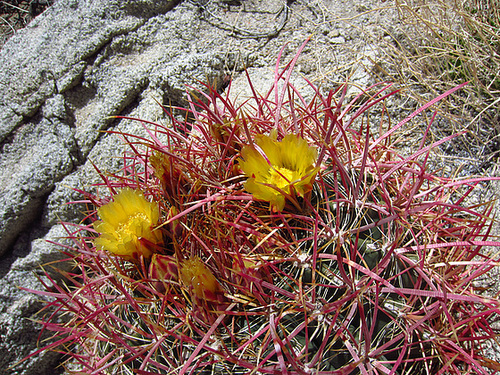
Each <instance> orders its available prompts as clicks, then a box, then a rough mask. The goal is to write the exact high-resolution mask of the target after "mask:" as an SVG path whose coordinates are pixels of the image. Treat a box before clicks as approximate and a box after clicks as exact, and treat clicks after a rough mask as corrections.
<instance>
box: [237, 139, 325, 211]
mask: <svg viewBox="0 0 500 375" xmlns="http://www.w3.org/2000/svg"><path fill="white" fill-rule="evenodd" d="M255 143H256V144H257V145H258V146H259V148H260V149H261V150H262V152H263V153H264V154H265V157H264V156H263V155H262V154H261V153H260V152H259V151H258V150H257V149H256V148H254V147H251V146H246V147H243V149H242V151H241V156H242V158H243V160H241V159H240V161H239V164H240V167H241V169H242V170H243V172H244V173H245V174H246V175H247V176H248V177H249V178H248V180H247V182H246V183H245V189H246V190H247V191H248V192H249V193H251V194H252V195H253V196H254V197H255V198H256V199H260V200H264V201H268V202H270V204H271V207H272V209H273V210H274V211H282V210H283V208H284V207H285V197H286V196H290V195H292V194H295V193H297V194H298V195H299V196H304V194H305V193H307V192H309V191H310V190H311V189H312V183H313V180H314V178H315V176H316V174H317V173H318V170H319V168H317V167H314V163H315V162H316V158H317V152H316V149H315V148H314V147H311V146H309V145H308V143H307V142H306V140H304V139H303V138H301V137H300V136H297V135H294V134H288V135H286V136H285V137H284V138H283V140H282V141H281V142H278V141H277V140H276V133H271V135H270V136H266V135H258V136H256V139H255Z"/></svg>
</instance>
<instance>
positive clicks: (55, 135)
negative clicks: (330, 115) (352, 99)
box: [0, 0, 397, 375]
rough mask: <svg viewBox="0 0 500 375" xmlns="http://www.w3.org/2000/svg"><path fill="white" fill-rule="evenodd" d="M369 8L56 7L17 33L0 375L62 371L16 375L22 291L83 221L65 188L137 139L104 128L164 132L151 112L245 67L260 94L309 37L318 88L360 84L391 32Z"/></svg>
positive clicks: (3, 189)
mask: <svg viewBox="0 0 500 375" xmlns="http://www.w3.org/2000/svg"><path fill="white" fill-rule="evenodd" d="M373 3H374V2H373V1H369V0H362V1H352V0H349V1H340V0H323V1H320V0H317V1H308V0H297V1H288V2H286V1H284V0H269V1H266V2H261V1H258V0H245V1H241V2H238V1H236V2H229V1H224V0H220V1H216V0H204V1H179V0H178V1H174V0H171V1H166V0H92V1H91V0H58V1H56V2H55V4H54V5H53V6H52V7H50V8H48V9H47V10H46V11H45V12H44V13H43V14H41V15H40V16H38V17H37V18H36V19H35V20H34V21H33V22H31V23H30V24H29V25H28V27H26V28H25V29H23V30H20V31H19V32H18V33H17V34H16V35H14V36H13V37H12V38H11V39H10V40H9V41H8V42H7V43H6V44H5V45H4V46H3V47H2V49H1V50H0V147H1V149H0V369H1V370H0V372H2V371H3V372H2V373H5V374H12V375H14V374H16V375H35V374H55V373H57V371H59V370H61V369H60V368H59V369H56V368H57V365H58V363H60V360H61V359H60V358H59V356H58V355H56V354H55V353H44V354H42V355H39V356H36V357H34V358H32V359H30V360H27V361H25V362H23V363H22V364H20V365H17V366H16V365H15V364H16V362H17V361H19V360H21V359H22V358H23V357H25V356H26V355H28V354H29V353H33V352H34V351H36V349H37V345H38V344H37V340H38V335H39V332H40V327H39V325H37V324H35V323H33V322H32V321H31V320H29V319H28V318H32V317H33V315H34V314H35V313H36V312H37V311H38V310H39V309H40V308H41V306H43V303H42V302H41V301H39V299H38V298H35V297H34V296H33V295H32V294H29V293H26V292H24V291H22V290H20V289H19V288H18V287H19V286H23V287H25V288H32V289H41V284H40V281H39V280H38V278H37V276H39V277H41V278H42V280H43V277H44V276H43V273H42V272H41V270H40V268H39V266H40V265H43V264H46V263H49V262H51V261H54V260H56V259H59V258H60V257H63V256H64V255H63V254H62V253H61V252H60V249H59V248H57V246H55V245H53V244H52V243H50V242H47V240H48V241H55V242H58V241H59V242H60V241H64V240H63V239H62V237H64V236H65V230H64V228H63V226H62V225H60V224H58V223H59V222H60V221H63V222H78V221H79V220H81V218H82V217H83V214H82V212H83V211H84V209H85V208H84V207H82V206H79V205H66V202H68V201H74V200H78V199H80V198H81V197H80V196H79V195H78V193H76V192H75V191H74V190H72V188H80V189H81V188H84V189H87V188H88V187H89V185H90V184H92V183H94V182H97V181H98V176H97V174H96V172H95V170H94V167H93V164H95V165H97V166H98V167H99V168H100V169H101V170H103V171H111V172H112V171H116V170H118V168H119V166H120V161H119V158H116V157H117V156H120V155H121V154H122V152H123V149H124V147H123V144H122V141H121V140H120V139H119V138H118V137H117V136H115V135H112V134H106V133H103V132H102V131H103V130H113V129H114V130H123V131H127V132H131V133H140V132H141V131H143V129H142V125H141V124H140V123H138V122H133V121H128V120H118V119H115V118H112V117H111V116H116V115H124V116H132V117H139V118H143V119H145V120H148V121H164V120H165V116H164V113H163V110H162V108H161V107H160V106H159V105H158V103H162V104H164V105H166V106H168V105H169V104H172V105H182V104H183V103H185V97H186V96H185V91H186V85H193V86H197V85H198V83H197V80H200V81H206V80H207V79H210V80H213V79H215V78H217V77H221V76H223V75H225V74H232V75H233V77H234V78H235V79H238V77H239V76H241V72H242V71H243V70H244V69H245V68H252V73H253V74H255V75H256V76H255V79H256V80H257V81H260V82H262V85H264V89H267V86H266V82H267V83H270V82H269V79H268V78H266V77H268V76H269V75H268V73H269V72H270V71H272V69H274V63H275V59H276V56H277V54H278V52H279V50H280V49H281V48H282V47H283V46H284V45H285V44H286V43H288V44H287V45H286V47H285V48H284V50H283V58H284V60H288V59H289V58H290V57H291V56H292V55H293V54H294V53H295V51H296V49H297V47H298V46H299V45H300V44H302V43H303V41H304V40H305V39H306V38H307V37H309V36H311V41H310V42H309V44H308V46H307V47H306V49H305V50H304V53H303V54H302V56H301V58H300V59H299V61H298V64H297V72H298V73H300V74H304V75H307V76H308V77H309V78H310V79H312V80H314V81H315V83H316V84H317V85H322V86H323V87H325V88H326V89H329V88H332V87H335V86H336V85H337V84H338V83H339V82H344V81H345V79H346V78H347V77H348V76H351V77H353V79H354V80H355V81H357V83H358V84H359V85H360V86H365V85H366V84H367V83H369V75H368V74H367V70H369V69H371V65H372V64H373V63H374V62H375V61H376V60H377V50H376V47H374V44H373V41H374V40H379V39H380V38H382V37H383V34H384V31H383V30H384V29H385V30H388V29H391V28H392V27H393V26H394V25H395V24H396V23H397V20H396V15H395V13H394V11H393V10H392V9H391V8H390V7H385V8H386V9H385V10H383V9H382V10H375V5H373ZM384 3H390V1H387V2H384ZM372 8H373V10H374V11H373V12H370V10H371V9H372ZM244 81H245V80H244V79H241V78H240V79H239V80H238V82H243V83H242V84H241V85H242V86H243V85H244ZM236 86H237V85H235V86H233V87H232V89H233V90H238V89H243V87H240V88H238V87H236ZM46 270H47V271H48V272H49V273H50V274H51V275H53V277H57V272H52V271H51V270H50V267H49V268H46ZM10 366H14V367H12V368H10Z"/></svg>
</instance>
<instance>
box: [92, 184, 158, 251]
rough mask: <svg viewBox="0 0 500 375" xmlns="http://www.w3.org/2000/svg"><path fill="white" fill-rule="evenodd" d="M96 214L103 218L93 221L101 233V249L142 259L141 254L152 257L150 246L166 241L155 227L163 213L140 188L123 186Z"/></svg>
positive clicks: (96, 243) (98, 243)
mask: <svg viewBox="0 0 500 375" xmlns="http://www.w3.org/2000/svg"><path fill="white" fill-rule="evenodd" d="M97 214H98V215H99V217H100V218H101V220H97V221H95V222H94V229H95V230H96V231H97V232H99V234H100V235H99V237H98V238H96V239H95V245H96V248H97V249H98V250H108V251H110V252H112V253H113V254H116V255H119V256H121V257H124V258H126V259H129V260H134V259H139V256H140V255H143V256H144V257H145V258H149V257H150V256H151V254H152V250H151V248H152V247H154V246H155V245H158V244H160V243H162V241H163V239H162V234H161V232H160V230H155V229H154V227H155V226H156V225H157V224H158V220H159V215H160V210H159V207H158V204H157V203H156V202H149V201H148V200H147V199H146V198H145V197H144V196H143V195H142V193H141V192H139V191H137V190H133V189H129V188H125V189H122V190H121V191H120V192H119V193H118V194H116V195H115V196H114V200H113V202H109V203H108V204H105V205H103V206H102V207H100V208H99V209H98V210H97Z"/></svg>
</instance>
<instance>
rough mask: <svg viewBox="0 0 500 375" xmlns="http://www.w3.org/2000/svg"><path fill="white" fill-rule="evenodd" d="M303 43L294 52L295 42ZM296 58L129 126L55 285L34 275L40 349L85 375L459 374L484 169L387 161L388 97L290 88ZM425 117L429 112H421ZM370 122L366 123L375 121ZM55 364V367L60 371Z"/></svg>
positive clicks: (413, 156)
mask: <svg viewBox="0 0 500 375" xmlns="http://www.w3.org/2000/svg"><path fill="white" fill-rule="evenodd" d="M302 47H303V46H302ZM300 50H301V49H299V52H298V53H297V56H296V58H294V59H293V60H292V61H291V62H290V63H288V64H287V65H286V66H285V67H284V68H283V69H278V68H277V69H276V74H275V77H276V78H275V81H274V82H273V83H272V85H271V88H270V90H269V91H268V92H267V94H263V95H260V94H258V93H257V91H256V90H255V89H254V88H253V86H252V84H251V81H250V79H249V85H250V86H251V88H252V92H253V93H254V95H253V97H251V98H250V99H248V100H247V101H246V102H245V103H243V104H240V105H236V104H235V102H234V101H233V100H232V99H231V97H230V96H229V95H226V94H223V93H219V92H218V91H217V90H215V89H214V88H213V87H212V86H211V85H209V84H207V85H206V87H205V89H204V90H201V91H200V92H198V93H196V95H191V96H190V101H189V108H185V111H187V112H188V113H189V116H186V119H187V120H179V118H178V117H176V116H174V115H170V120H171V123H170V124H168V126H167V125H161V124H154V123H151V122H147V121H143V122H144V126H145V127H146V129H148V134H149V135H150V136H149V137H148V138H146V137H137V136H134V135H131V134H122V136H123V137H124V139H126V140H127V143H128V145H129V146H130V148H131V156H127V157H126V158H124V160H125V163H126V165H124V167H123V171H122V172H123V173H122V174H121V175H120V174H114V175H113V177H110V176H106V175H103V181H104V182H103V183H102V184H101V185H100V186H99V188H100V189H101V191H102V189H107V191H109V194H107V196H106V195H105V196H97V195H95V194H91V193H85V194H86V199H87V202H88V203H89V205H90V207H91V210H90V211H89V214H88V216H87V217H86V220H85V221H82V224H80V225H79V226H77V228H76V230H75V229H74V227H70V226H68V233H69V234H68V236H69V237H71V238H73V240H74V248H73V249H66V250H65V251H67V252H68V254H69V255H70V257H71V258H72V259H73V261H74V264H75V267H74V270H73V271H72V272H65V273H64V282H63V283H60V282H57V281H55V280H53V282H52V283H50V282H49V283H46V286H47V291H35V292H36V293H39V294H46V295H48V296H50V297H51V300H50V302H48V304H47V310H46V311H47V315H46V316H45V317H44V318H43V319H41V323H42V324H43V325H44V327H45V328H46V329H49V330H53V331H54V332H55V335H54V339H53V341H52V343H50V344H49V345H48V346H47V347H46V348H45V349H44V350H60V351H64V352H65V353H67V354H68V355H69V359H68V362H67V363H68V371H73V372H75V373H78V374H81V373H89V374H90V373H92V374H97V373H99V374H100V373H102V374H142V375H146V374H179V375H182V374H439V373H447V374H448V373H449V374H462V373H485V372H486V371H487V370H486V369H487V368H490V369H498V368H499V367H498V366H500V365H499V364H497V363H496V362H494V361H492V360H488V359H487V358H486V356H485V355H484V354H483V353H482V347H483V345H484V343H485V342H486V341H487V340H490V339H492V338H493V337H494V336H495V334H496V332H495V331H494V329H493V328H492V326H491V324H490V323H491V322H492V319H494V318H495V317H497V314H498V312H499V307H500V306H499V301H498V300H497V299H496V298H494V297H488V296H486V295H484V294H482V293H481V291H479V290H477V289H476V286H475V284H474V280H475V279H476V278H478V277H479V276H481V275H485V274H486V273H487V272H488V271H490V270H491V269H492V268H493V267H494V266H495V265H496V264H497V262H498V254H496V255H493V253H490V252H489V251H488V249H489V248H490V246H495V245H498V244H497V243H496V242H494V241H490V240H489V233H490V230H491V227H492V224H493V220H492V219H491V217H492V210H493V203H492V202H484V203H481V202H480V203H477V202H475V203H470V202H471V201H472V200H471V199H469V198H470V197H471V196H472V194H473V193H474V189H475V188H477V187H478V185H481V184H483V183H486V182H488V181H489V180H491V178H486V177H482V178H468V179H456V178H452V177H446V176H441V175H440V174H439V173H438V172H433V171H431V170H430V168H429V167H428V160H429V158H430V155H431V150H432V149H433V148H435V147H437V146H439V145H440V144H441V143H443V142H446V141H449V140H450V139H451V138H453V137H454V136H455V135H452V136H450V137H448V138H445V139H441V140H439V141H437V142H434V143H432V142H428V141H427V140H426V137H425V134H424V136H423V137H422V138H421V139H420V140H419V145H418V147H417V148H416V151H414V152H411V153H410V154H409V155H404V154H403V153H402V152H401V151H400V150H398V148H397V144H396V142H395V137H396V134H397V132H398V130H399V129H401V128H402V127H403V126H404V125H405V124H406V123H407V122H408V121H409V120H411V119H412V118H414V117H416V115H418V114H420V113H422V112H423V111H425V110H426V109H427V108H428V107H429V106H430V105H432V104H433V103H435V102H437V101H438V100H440V99H442V98H444V97H445V96H446V95H448V94H449V93H450V92H451V91H455V90H458V89H459V88H460V87H457V88H455V89H453V90H450V92H448V93H444V94H443V95H441V97H439V98H437V99H435V100H434V101H432V102H430V103H428V105H426V106H424V107H422V108H420V109H419V110H417V111H416V112H415V113H413V114H411V115H409V116H408V117H407V118H406V119H404V120H402V121H400V122H399V123H398V124H397V125H395V126H389V124H390V122H389V121H387V113H385V112H384V111H383V110H381V111H379V113H380V116H378V117H377V118H378V123H377V124H376V126H374V125H373V124H372V123H373V118H374V117H370V116H369V115H368V113H369V111H370V109H373V108H383V101H384V100H385V99H387V98H388V97H390V96H391V95H394V94H395V91H394V90H392V89H391V85H390V84H378V85H375V86H373V87H370V88H368V89H367V90H365V91H363V92H362V93H360V94H359V95H357V96H355V97H352V98H351V99H349V101H348V100H347V99H346V89H347V85H342V86H340V87H338V88H337V89H335V90H332V91H329V92H327V93H326V94H322V92H321V90H319V89H318V88H316V87H315V86H314V85H313V84H312V83H310V87H311V88H313V89H314V96H313V97H312V98H311V99H310V100H306V99H304V98H303V97H302V96H301V95H300V92H298V90H297V89H296V88H295V87H294V86H293V85H292V84H291V83H290V74H291V72H292V70H293V67H294V64H295V62H296V59H297V57H298V55H299V53H300ZM429 126H430V124H429ZM374 128H375V130H374ZM69 364H70V365H69Z"/></svg>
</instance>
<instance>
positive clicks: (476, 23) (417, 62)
mask: <svg viewBox="0 0 500 375" xmlns="http://www.w3.org/2000/svg"><path fill="white" fill-rule="evenodd" d="M395 3H396V8H397V11H398V14H399V19H400V21H401V23H402V25H401V29H400V30H397V31H394V30H392V31H391V33H390V35H391V38H390V42H388V43H386V44H384V45H383V46H382V50H383V52H384V55H383V56H381V62H380V64H379V65H380V66H379V67H380V70H379V73H380V77H382V76H383V77H384V78H386V79H387V77H390V79H391V80H394V81H396V82H398V83H400V84H402V85H403V86H405V87H406V89H407V90H406V92H407V93H409V95H410V96H411V97H412V98H413V99H415V100H417V101H418V102H420V103H424V102H426V101H428V100H429V97H435V96H437V95H439V94H440V93H442V92H445V91H446V90H448V89H450V88H451V87H454V86H456V85H458V84H460V83H463V82H466V81H468V82H469V85H467V87H466V88H465V89H464V90H461V91H459V92H457V93H456V94H454V95H453V96H452V97H450V99H449V100H448V101H447V102H446V106H445V107H444V108H443V107H442V108H441V110H442V113H445V114H446V117H447V118H448V120H451V121H445V122H443V125H442V127H441V129H438V130H437V133H440V132H441V135H446V134H450V133H452V132H457V131H460V130H463V129H464V128H466V129H468V130H469V134H468V137H467V140H466V141H465V142H463V143H462V144H460V145H459V146H458V147H459V148H461V150H460V152H462V153H463V152H464V151H465V150H464V148H468V150H466V151H467V152H468V154H469V155H471V156H473V157H475V158H477V159H481V161H480V162H479V163H478V166H479V169H478V170H477V171H476V172H482V171H481V169H483V170H484V169H487V168H490V167H491V166H492V165H494V164H495V163H494V162H495V161H497V158H498V152H499V149H500V144H499V141H498V133H499V130H500V126H499V120H500V105H499V104H500V28H499V26H500V10H499V9H500V2H499V1H498V0H474V1H463V0H432V1H424V0H406V1H404V0H396V1H395ZM438 135H439V134H438ZM455 151H456V152H457V153H459V151H457V150H455Z"/></svg>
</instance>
